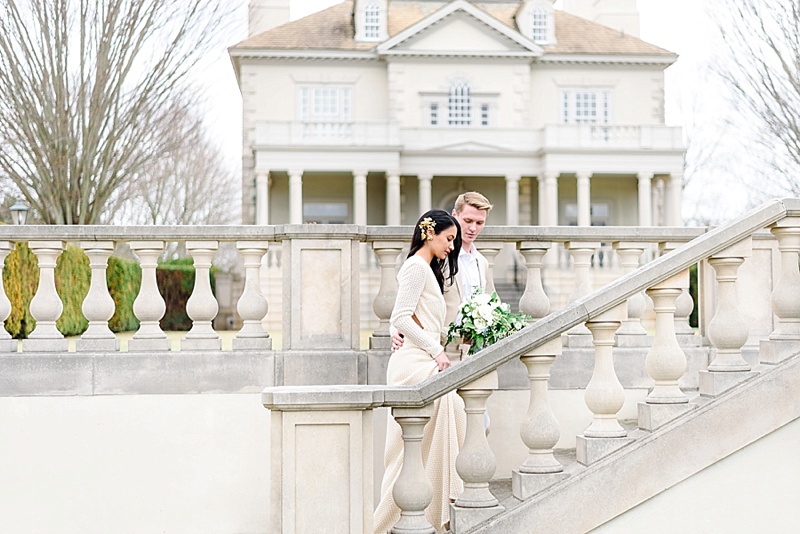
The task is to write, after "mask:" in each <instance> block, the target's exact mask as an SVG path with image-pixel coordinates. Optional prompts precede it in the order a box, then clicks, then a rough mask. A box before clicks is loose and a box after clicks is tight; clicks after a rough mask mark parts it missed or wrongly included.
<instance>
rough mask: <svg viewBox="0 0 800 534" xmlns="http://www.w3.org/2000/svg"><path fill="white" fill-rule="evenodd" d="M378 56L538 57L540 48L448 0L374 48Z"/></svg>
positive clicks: (470, 8)
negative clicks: (445, 3) (437, 8)
mask: <svg viewBox="0 0 800 534" xmlns="http://www.w3.org/2000/svg"><path fill="white" fill-rule="evenodd" d="M377 52H378V53H379V54H381V55H413V56H443V55H447V56H454V55H455V56H490V57H503V56H507V57H538V56H540V55H542V53H543V51H542V49H541V47H539V46H538V45H536V44H534V43H533V42H532V41H530V40H529V39H527V38H526V37H524V36H523V35H521V34H520V33H519V32H517V31H516V30H514V29H512V28H510V27H508V26H507V25H506V24H503V23H502V22H500V21H498V20H497V19H495V18H494V17H492V16H491V15H490V14H489V13H487V12H486V11H484V10H482V9H478V8H476V7H475V6H474V5H472V4H471V3H469V2H466V1H464V0H456V1H454V2H451V3H449V4H447V5H445V6H444V7H442V8H441V9H439V10H438V11H435V12H434V13H432V14H430V15H429V16H427V17H425V18H423V19H422V20H420V21H418V22H417V23H415V24H413V25H411V26H409V27H408V28H406V29H405V30H403V31H401V32H399V33H398V34H396V35H394V36H393V37H392V38H390V39H389V40H387V41H385V42H384V43H382V44H381V45H379V46H378V47H377Z"/></svg>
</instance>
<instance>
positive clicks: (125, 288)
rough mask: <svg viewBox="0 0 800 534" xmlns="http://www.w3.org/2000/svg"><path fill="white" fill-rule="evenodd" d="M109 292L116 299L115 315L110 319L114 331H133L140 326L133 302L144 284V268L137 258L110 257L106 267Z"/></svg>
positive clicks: (109, 322) (110, 325)
mask: <svg viewBox="0 0 800 534" xmlns="http://www.w3.org/2000/svg"><path fill="white" fill-rule="evenodd" d="M106 283H107V284H108V292H109V293H110V294H111V298H112V299H114V308H115V310H114V315H113V316H112V317H111V319H109V320H108V327H109V328H110V329H111V331H112V332H131V331H134V330H136V329H138V328H139V320H138V319H137V318H136V316H135V315H134V314H133V302H134V301H135V300H136V296H137V295H139V287H140V286H141V285H142V268H141V267H140V266H139V264H138V263H137V262H136V260H129V259H125V258H118V257H116V256H112V257H110V258H108V269H106Z"/></svg>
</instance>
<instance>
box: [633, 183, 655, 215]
mask: <svg viewBox="0 0 800 534" xmlns="http://www.w3.org/2000/svg"><path fill="white" fill-rule="evenodd" d="M636 178H637V180H638V183H639V226H653V191H652V185H653V173H652V172H640V173H639V174H637V175H636Z"/></svg>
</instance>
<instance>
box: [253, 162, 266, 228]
mask: <svg viewBox="0 0 800 534" xmlns="http://www.w3.org/2000/svg"><path fill="white" fill-rule="evenodd" d="M256 224H260V225H263V224H269V171H256Z"/></svg>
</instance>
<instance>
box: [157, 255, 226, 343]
mask: <svg viewBox="0 0 800 534" xmlns="http://www.w3.org/2000/svg"><path fill="white" fill-rule="evenodd" d="M194 278H195V270H194V261H193V260H192V258H181V259H176V260H169V261H165V262H162V263H159V264H158V269H157V270H156V281H157V283H158V290H159V292H160V293H161V296H162V297H164V302H165V303H166V305H167V311H166V312H165V313H164V317H163V318H162V319H161V323H160V324H161V328H162V329H163V330H182V331H186V330H189V329H191V328H192V320H191V319H190V318H189V316H188V315H187V313H186V303H187V302H188V301H189V297H191V296H192V291H193V290H194ZM214 288H215V280H214V269H211V290H212V291H213V290H214Z"/></svg>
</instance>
